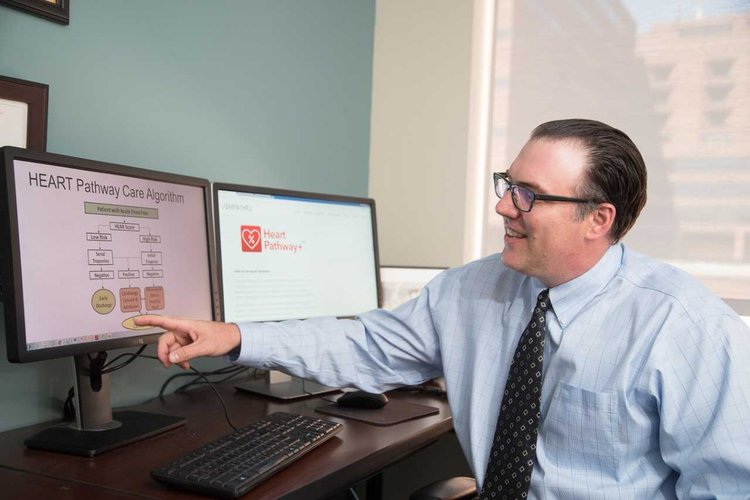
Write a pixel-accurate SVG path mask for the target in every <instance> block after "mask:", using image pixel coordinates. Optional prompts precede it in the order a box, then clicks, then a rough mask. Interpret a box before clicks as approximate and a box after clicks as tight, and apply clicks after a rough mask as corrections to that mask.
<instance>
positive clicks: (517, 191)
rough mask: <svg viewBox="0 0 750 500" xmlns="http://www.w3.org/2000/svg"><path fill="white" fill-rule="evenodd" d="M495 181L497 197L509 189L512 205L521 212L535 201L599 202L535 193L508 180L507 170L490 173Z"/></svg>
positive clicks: (500, 196) (525, 210) (526, 210)
mask: <svg viewBox="0 0 750 500" xmlns="http://www.w3.org/2000/svg"><path fill="white" fill-rule="evenodd" d="M492 178H493V179H494V181H495V194H496V195H497V197H498V198H501V199H502V197H503V195H504V194H505V193H506V192H507V191H508V190H509V189H510V195H511V199H512V200H513V205H514V206H515V207H516V208H517V209H518V210H520V211H521V212H530V211H531V209H532V208H533V207H534V202H535V201H537V200H538V201H567V202H570V203H599V201H597V200H584V199H581V198H568V197H567V196H555V195H551V194H537V193H535V192H534V191H532V190H531V189H529V188H527V187H524V186H519V185H518V184H513V183H512V182H510V178H509V176H508V172H495V173H493V174H492Z"/></svg>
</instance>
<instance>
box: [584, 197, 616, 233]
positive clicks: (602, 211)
mask: <svg viewBox="0 0 750 500" xmlns="http://www.w3.org/2000/svg"><path fill="white" fill-rule="evenodd" d="M615 215H617V209H616V208H615V206H614V205H612V204H611V203H600V204H599V206H598V207H596V208H595V209H594V210H593V211H592V212H591V213H590V214H589V215H588V221H589V229H588V232H587V234H586V236H587V237H588V238H589V239H592V240H595V239H599V238H602V237H606V236H607V235H608V234H609V231H610V229H612V225H613V224H614V223H615Z"/></svg>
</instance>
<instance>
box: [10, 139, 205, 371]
mask: <svg viewBox="0 0 750 500" xmlns="http://www.w3.org/2000/svg"><path fill="white" fill-rule="evenodd" d="M16 160H21V161H24V160H25V161H31V162H37V163H44V164H47V165H53V166H60V167H66V168H73V169H78V170H83V171H89V172H99V173H107V174H114V175H122V176H126V177H133V178H138V179H145V180H154V181H160V182H172V183H175V184H183V185H187V186H192V187H199V188H202V189H203V203H204V211H205V214H206V217H205V224H206V243H207V245H208V246H207V248H206V252H207V256H208V263H207V264H208V266H209V281H210V293H211V312H212V319H215V318H216V311H217V288H216V264H215V254H214V248H215V246H214V232H213V224H212V211H211V207H212V203H211V184H210V182H209V181H208V180H207V179H204V178H199V177H192V176H188V175H183V174H177V173H171V172H163V171H157V170H149V169H145V168H140V167H133V166H127V165H120V164H116V163H109V162H104V161H99V160H92V159H85V158H79V157H74V156H66V155H60V154H56V153H47V152H41V151H34V150H29V149H24V148H18V147H12V146H5V147H2V148H0V169H1V170H2V171H0V193H2V198H3V200H1V201H0V240H1V241H2V242H3V246H2V248H5V249H7V251H4V250H2V249H0V283H1V284H2V292H3V293H0V299H2V301H3V309H4V316H5V336H6V348H7V357H8V360H9V361H10V362H12V363H28V362H33V361H42V360H47V359H54V358H62V357H68V356H75V355H78V354H85V353H91V352H101V351H109V350H112V349H121V348H127V347H138V346H141V345H144V344H151V343H154V342H156V341H157V340H158V338H159V336H160V335H161V333H163V331H158V332H154V331H149V332H143V333H136V334H134V335H133V336H131V337H127V338H117V339H106V340H99V341H94V342H85V343H80V344H68V345H63V346H56V347H49V348H42V349H34V350H28V349H27V348H26V329H25V317H26V311H25V308H24V304H23V277H22V276H21V255H20V246H19V245H20V240H19V233H18V220H17V215H18V213H17V204H16V201H17V199H16V190H15V170H14V162H15V161H16Z"/></svg>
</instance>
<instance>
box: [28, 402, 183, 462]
mask: <svg viewBox="0 0 750 500" xmlns="http://www.w3.org/2000/svg"><path fill="white" fill-rule="evenodd" d="M112 416H113V422H114V423H115V424H117V423H119V424H120V425H118V426H116V427H112V426H108V427H110V428H105V429H103V430H80V429H76V428H75V427H73V426H71V425H70V424H67V423H66V424H60V425H56V426H54V427H49V428H47V429H44V430H43V431H41V432H39V433H38V434H35V435H34V436H31V437H29V438H28V439H26V441H25V444H26V446H28V447H29V448H33V449H38V450H46V451H56V452H59V453H67V454H70V455H82V456H85V457H93V456H96V455H99V454H101V453H104V452H105V451H110V450H114V449H115V448H119V447H121V446H125V445H126V444H130V443H134V442H136V441H140V440H141V439H146V438H148V437H151V436H154V435H156V434H160V433H162V432H166V431H168V430H171V429H174V428H177V427H179V426H181V425H184V424H185V419H184V418H182V417H174V416H171V415H160V414H158V413H145V412H139V411H116V412H114V413H113V415H112Z"/></svg>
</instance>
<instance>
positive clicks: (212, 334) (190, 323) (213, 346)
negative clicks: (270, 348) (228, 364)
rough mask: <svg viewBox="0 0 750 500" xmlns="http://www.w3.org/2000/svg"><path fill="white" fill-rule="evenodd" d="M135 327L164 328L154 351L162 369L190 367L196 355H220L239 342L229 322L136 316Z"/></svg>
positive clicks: (238, 337)
mask: <svg viewBox="0 0 750 500" xmlns="http://www.w3.org/2000/svg"><path fill="white" fill-rule="evenodd" d="M134 321H135V324H136V325H138V326H155V327H158V328H164V329H165V330H167V331H166V332H165V333H164V334H163V335H162V336H161V337H159V347H158V349H157V354H158V356H159V361H161V363H162V364H163V365H164V367H165V368H169V367H170V366H172V365H173V364H174V365H180V366H181V367H182V368H185V369H188V368H190V364H189V363H188V361H190V360H191V359H193V358H197V357H199V356H222V355H224V354H226V353H228V352H229V351H231V350H232V349H234V348H235V347H237V346H239V345H240V330H239V328H237V325H234V324H232V323H219V322H216V321H202V320H194V319H185V318H171V317H169V316H152V315H145V316H138V317H136V318H135V319H134Z"/></svg>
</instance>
